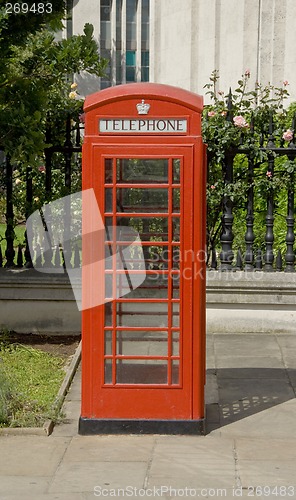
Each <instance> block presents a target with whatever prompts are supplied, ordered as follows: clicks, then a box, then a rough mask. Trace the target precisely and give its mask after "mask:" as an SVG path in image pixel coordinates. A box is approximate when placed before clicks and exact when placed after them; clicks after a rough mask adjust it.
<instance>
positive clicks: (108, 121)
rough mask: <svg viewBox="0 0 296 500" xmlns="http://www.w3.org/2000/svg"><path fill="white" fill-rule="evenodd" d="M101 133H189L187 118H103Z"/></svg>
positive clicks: (100, 122) (100, 123) (100, 124)
mask: <svg viewBox="0 0 296 500" xmlns="http://www.w3.org/2000/svg"><path fill="white" fill-rule="evenodd" d="M99 131H100V132H101V133H102V134H108V133H109V134H118V133H125V134H133V133H142V134H151V133H154V134H157V133H159V134H184V133H186V132H187V119H186V118H149V119H148V118H147V119H145V118H144V119H139V118H131V119H127V118H101V119H100V120H99Z"/></svg>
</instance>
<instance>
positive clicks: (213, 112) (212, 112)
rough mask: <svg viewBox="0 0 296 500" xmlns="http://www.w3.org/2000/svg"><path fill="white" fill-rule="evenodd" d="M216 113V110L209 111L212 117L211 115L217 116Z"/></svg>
mask: <svg viewBox="0 0 296 500" xmlns="http://www.w3.org/2000/svg"><path fill="white" fill-rule="evenodd" d="M215 114H216V111H209V112H208V116H210V117H211V116H215Z"/></svg>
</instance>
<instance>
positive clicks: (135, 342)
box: [116, 330, 168, 356]
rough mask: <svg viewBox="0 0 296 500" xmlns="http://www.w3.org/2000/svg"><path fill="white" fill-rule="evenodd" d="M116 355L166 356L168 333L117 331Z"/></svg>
mask: <svg viewBox="0 0 296 500" xmlns="http://www.w3.org/2000/svg"><path fill="white" fill-rule="evenodd" d="M116 340H117V342H116V354H122V355H125V356H128V355H130V356H167V355H168V333H167V332H166V331H164V332H154V331H149V330H146V331H136V332H135V331H129V330H125V331H119V332H117V333H116Z"/></svg>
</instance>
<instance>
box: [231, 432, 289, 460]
mask: <svg viewBox="0 0 296 500" xmlns="http://www.w3.org/2000/svg"><path fill="white" fill-rule="evenodd" d="M235 448H236V454H237V458H238V460H239V461H240V460H252V461H256V460H258V461H261V460H264V461H266V460H273V461H275V460H288V461H292V462H295V463H296V436H295V437H294V438H293V437H292V436H291V437H290V438H289V439H274V438H272V437H271V439H261V438H257V439H250V438H237V439H236V440H235Z"/></svg>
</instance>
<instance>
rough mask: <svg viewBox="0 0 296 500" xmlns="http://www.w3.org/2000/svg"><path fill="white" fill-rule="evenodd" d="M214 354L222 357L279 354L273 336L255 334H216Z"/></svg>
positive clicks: (278, 347) (278, 348)
mask: <svg viewBox="0 0 296 500" xmlns="http://www.w3.org/2000/svg"><path fill="white" fill-rule="evenodd" d="M214 342H215V353H216V356H217V357H224V356H227V357H228V356H229V355H230V354H231V356H233V357H236V356H245V355H246V354H247V353H248V355H249V356H255V357H257V356H267V355H271V356H276V355H279V354H280V346H279V344H278V342H277V339H276V337H275V336H274V335H268V334H267V335H257V334H255V335H254V334H245V335H243V334H238V335H236V334H231V335H229V334H216V335H215V341H214Z"/></svg>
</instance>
